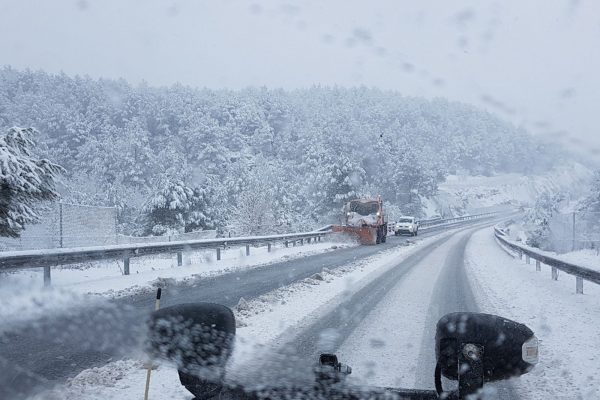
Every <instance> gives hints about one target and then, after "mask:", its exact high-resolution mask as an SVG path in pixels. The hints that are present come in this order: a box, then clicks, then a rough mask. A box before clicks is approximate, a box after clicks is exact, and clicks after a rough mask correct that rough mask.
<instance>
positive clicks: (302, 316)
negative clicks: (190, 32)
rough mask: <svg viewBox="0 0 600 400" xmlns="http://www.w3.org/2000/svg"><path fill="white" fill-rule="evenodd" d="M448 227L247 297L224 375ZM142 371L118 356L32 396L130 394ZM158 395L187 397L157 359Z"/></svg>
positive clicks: (138, 388) (138, 390) (140, 387)
mask: <svg viewBox="0 0 600 400" xmlns="http://www.w3.org/2000/svg"><path fill="white" fill-rule="evenodd" d="M449 234H451V232H445V233H441V234H439V235H436V236H432V237H428V238H425V239H422V240H418V241H417V242H415V243H414V244H412V245H410V246H406V247H400V248H393V249H389V250H387V251H384V252H382V253H378V254H377V255H374V256H371V257H368V258H366V259H362V260H360V261H357V262H354V263H351V264H348V265H347V266H345V267H342V268H338V269H336V270H331V271H329V270H327V269H324V270H323V272H321V273H319V274H316V275H314V276H313V277H311V278H308V279H305V280H303V281H300V282H297V283H294V284H292V285H289V286H286V287H283V288H281V289H279V290H276V291H274V292H270V293H268V294H266V295H263V296H260V297H258V298H256V299H253V300H250V301H248V302H246V301H241V302H240V304H238V306H237V307H236V308H237V309H236V310H235V313H236V318H237V323H238V330H237V333H236V346H235V349H236V350H235V353H234V355H233V357H232V360H231V363H230V376H232V377H235V376H236V374H238V373H239V371H242V375H243V371H244V369H245V368H247V366H248V365H249V364H251V362H252V360H253V358H254V356H255V355H256V352H257V351H264V348H265V346H270V345H276V344H277V343H278V339H279V338H281V337H285V336H286V334H285V332H286V330H287V329H294V330H301V329H302V327H303V326H304V325H305V324H309V323H310V322H311V320H312V319H313V318H314V316H315V315H320V314H322V313H324V312H326V311H327V310H329V309H331V308H332V307H335V306H336V305H337V304H338V302H339V301H341V300H342V299H343V298H344V294H345V293H350V292H352V291H353V290H355V288H358V287H362V286H364V285H366V284H367V283H368V282H370V281H372V280H373V279H376V278H377V277H378V276H380V275H381V274H382V273H384V272H385V271H387V270H389V269H390V268H392V267H393V266H395V265H397V264H398V262H399V261H401V260H402V259H403V258H405V257H408V256H409V255H410V254H412V253H413V252H414V251H416V250H418V249H420V248H422V247H424V246H426V245H428V244H429V243H431V242H432V241H434V240H436V239H437V238H439V237H441V236H444V235H449ZM145 377H146V372H145V370H144V369H143V366H142V363H141V361H139V360H119V361H115V362H113V363H110V364H108V365H106V366H104V367H101V368H92V369H89V370H86V371H83V372H81V373H80V374H79V375H78V376H76V377H75V378H73V379H71V380H70V381H69V382H68V383H67V384H65V385H63V386H60V387H57V388H56V389H55V390H53V391H50V392H45V393H42V394H40V395H39V396H38V397H35V399H36V400H37V399H42V398H44V399H65V400H70V399H82V400H92V399H94V400H96V399H98V400H99V399H107V398H111V399H130V398H139V397H141V396H142V395H143V391H144V383H145ZM152 393H160V398H170V399H191V398H192V396H191V395H190V394H188V393H187V392H186V391H185V390H184V389H183V388H182V387H181V386H180V384H179V379H178V377H177V373H176V371H175V370H174V369H173V367H172V366H170V365H168V364H161V365H159V366H158V367H157V369H156V370H155V371H154V372H153V375H152V384H151V395H152Z"/></svg>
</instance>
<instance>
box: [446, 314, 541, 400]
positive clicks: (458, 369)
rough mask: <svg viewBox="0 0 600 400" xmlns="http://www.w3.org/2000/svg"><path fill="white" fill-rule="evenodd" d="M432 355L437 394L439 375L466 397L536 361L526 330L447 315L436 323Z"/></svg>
mask: <svg viewBox="0 0 600 400" xmlns="http://www.w3.org/2000/svg"><path fill="white" fill-rule="evenodd" d="M435 354H436V359H437V365H436V389H438V392H440V391H441V379H439V378H440V376H439V375H440V374H441V375H443V376H445V377H446V378H448V379H452V380H458V381H459V395H468V394H471V393H474V392H476V391H477V390H479V388H481V387H482V386H483V383H484V382H492V381H498V380H502V379H507V378H510V377H514V376H520V375H522V374H525V373H527V372H529V371H530V370H531V369H532V368H533V366H534V365H535V364H536V363H537V361H538V340H537V338H536V337H535V335H534V333H533V331H532V330H531V329H529V328H528V327H527V326H525V325H523V324H520V323H518V322H514V321H511V320H509V319H506V318H502V317H499V316H496V315H490V314H481V313H467V312H459V313H451V314H447V315H445V316H444V317H442V318H441V319H440V320H439V321H438V323H437V330H436V335H435ZM438 384H439V385H438ZM438 386H439V387H438ZM461 392H462V393H461Z"/></svg>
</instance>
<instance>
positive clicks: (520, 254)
mask: <svg viewBox="0 0 600 400" xmlns="http://www.w3.org/2000/svg"><path fill="white" fill-rule="evenodd" d="M522 259H523V252H522V251H521V250H519V260H522Z"/></svg>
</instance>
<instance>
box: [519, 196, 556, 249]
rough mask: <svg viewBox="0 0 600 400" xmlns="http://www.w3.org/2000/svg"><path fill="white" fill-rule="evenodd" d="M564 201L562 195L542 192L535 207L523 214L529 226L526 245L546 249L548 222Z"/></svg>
mask: <svg viewBox="0 0 600 400" xmlns="http://www.w3.org/2000/svg"><path fill="white" fill-rule="evenodd" d="M564 199H565V195H564V193H560V192H559V193H551V192H543V193H541V194H540V195H539V196H538V198H537V199H536V202H535V205H534V206H533V207H532V208H531V209H529V210H528V211H527V212H526V214H525V221H526V223H527V224H528V226H529V229H528V237H527V244H528V245H529V246H532V247H538V248H541V249H544V250H546V249H548V247H549V246H550V243H549V242H548V238H549V235H550V221H551V219H552V216H554V215H556V213H558V210H559V207H560V203H561V202H562V201H563V200H564Z"/></svg>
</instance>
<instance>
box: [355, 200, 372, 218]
mask: <svg viewBox="0 0 600 400" xmlns="http://www.w3.org/2000/svg"><path fill="white" fill-rule="evenodd" d="M350 211H351V212H355V213H357V214H359V215H371V214H376V213H377V211H379V206H378V205H377V203H376V202H374V203H361V202H356V201H355V202H351V203H350Z"/></svg>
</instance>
